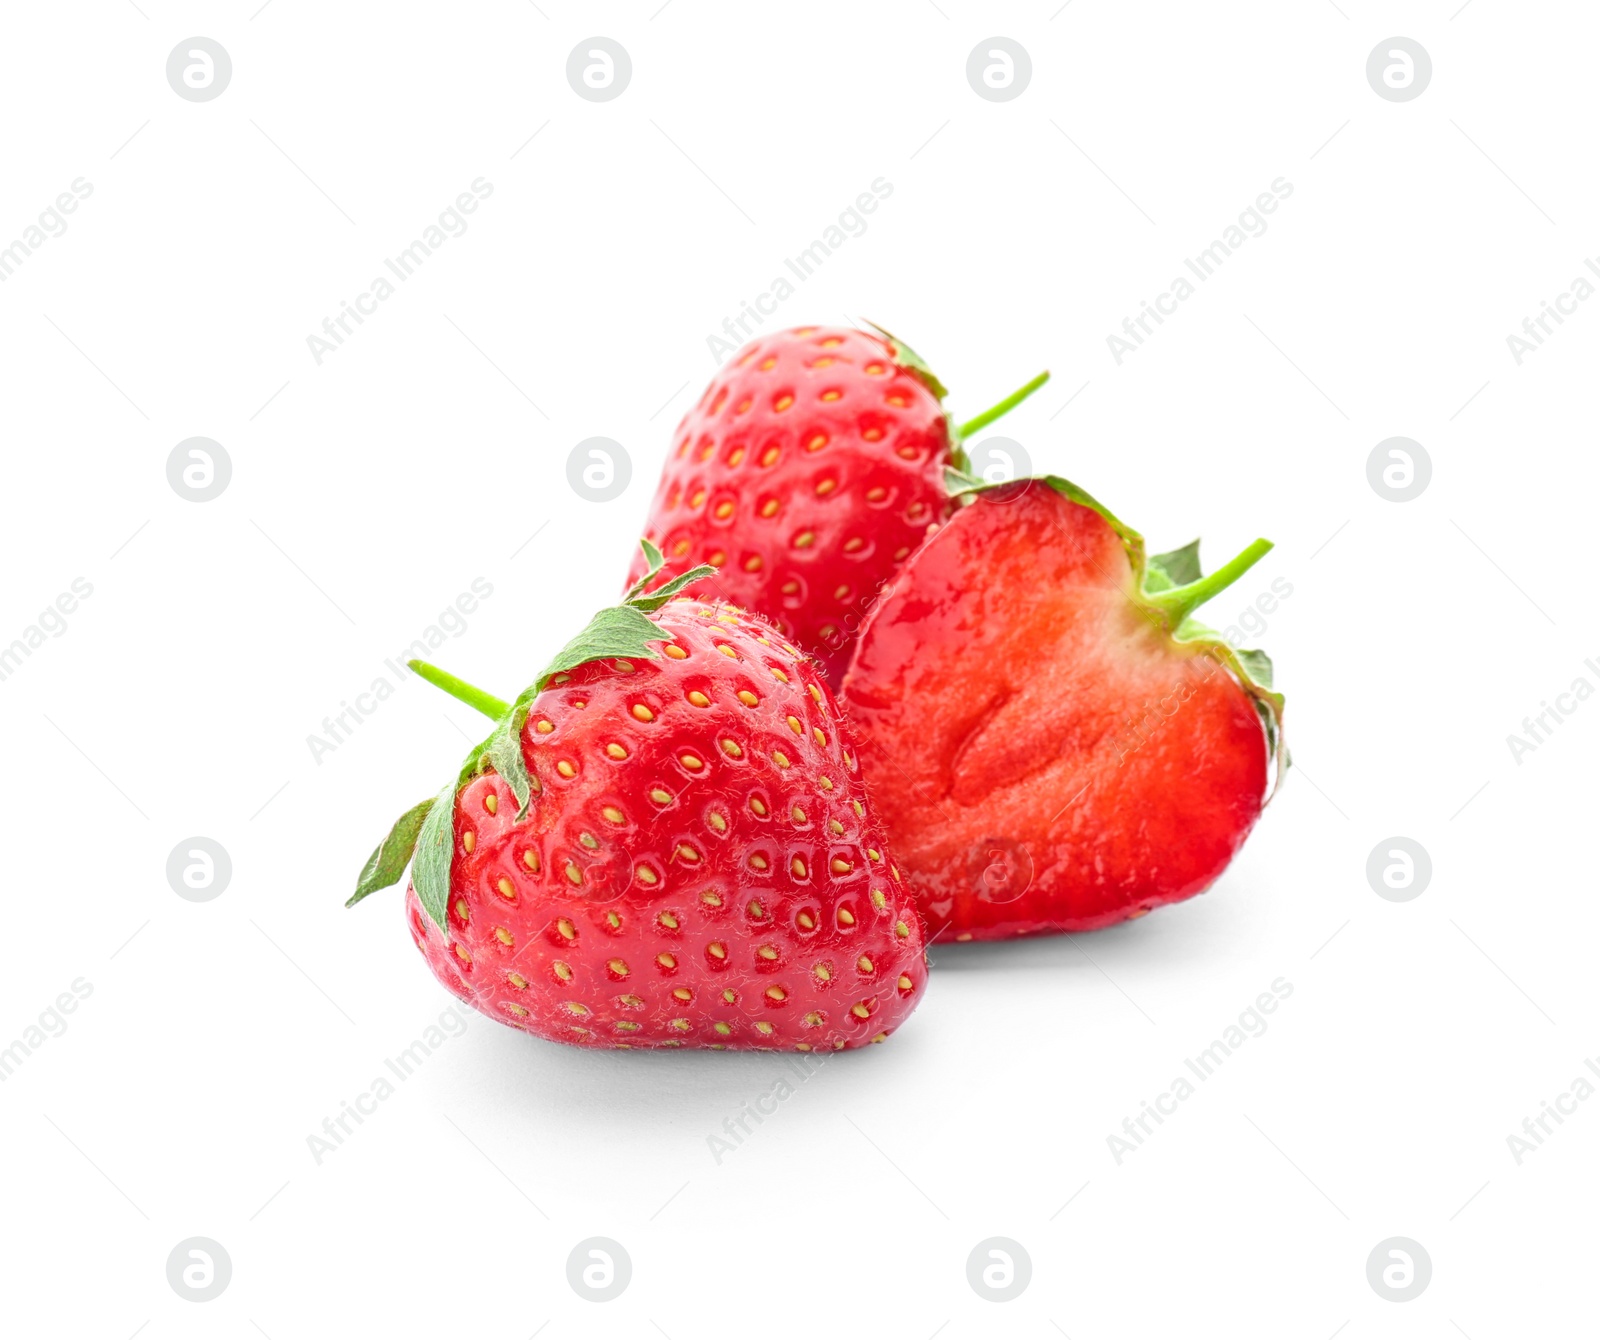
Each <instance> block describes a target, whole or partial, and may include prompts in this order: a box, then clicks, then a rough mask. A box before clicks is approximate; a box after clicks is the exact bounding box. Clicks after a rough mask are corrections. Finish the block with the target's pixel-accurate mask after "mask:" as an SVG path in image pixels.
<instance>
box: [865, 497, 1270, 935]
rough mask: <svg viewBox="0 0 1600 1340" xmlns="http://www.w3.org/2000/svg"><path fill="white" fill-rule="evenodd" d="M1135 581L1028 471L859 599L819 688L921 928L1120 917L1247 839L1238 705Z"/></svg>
mask: <svg viewBox="0 0 1600 1340" xmlns="http://www.w3.org/2000/svg"><path fill="white" fill-rule="evenodd" d="M1138 588H1139V581H1138V576H1137V575H1136V573H1135V569H1134V566H1133V563H1132V561H1131V560H1130V558H1129V554H1128V552H1127V549H1126V548H1125V546H1124V543H1123V540H1122V537H1121V536H1119V535H1118V533H1117V531H1116V530H1115V529H1114V528H1113V527H1112V526H1111V525H1110V524H1109V523H1108V522H1107V520H1106V519H1105V517H1103V516H1102V515H1101V514H1100V513H1099V512H1097V511H1096V510H1094V509H1093V508H1091V507H1087V506H1084V505H1082V504H1080V503H1077V502H1073V501H1070V500H1069V499H1067V498H1065V497H1063V496H1062V495H1061V494H1060V493H1058V492H1056V491H1055V490H1054V489H1053V488H1051V487H1049V486H1048V485H1045V484H1043V483H1042V482H1039V481H1034V482H1033V483H1032V484H1031V485H1022V486H1010V487H1008V488H1005V489H1001V490H997V491H995V492H992V493H986V494H980V495H978V497H977V498H976V499H975V501H974V502H973V503H972V505H971V506H969V507H966V508H964V509H963V510H962V511H960V512H958V513H957V514H956V515H955V516H954V517H952V518H951V520H950V521H949V522H948V523H947V524H946V525H945V526H944V527H943V528H942V529H941V530H940V532H939V533H938V534H937V535H936V536H934V537H933V538H932V539H931V540H929V541H928V543H927V544H926V545H925V546H924V547H923V548H921V549H920V550H918V551H917V553H916V554H914V555H913V556H912V558H911V559H910V561H909V562H907V563H906V565H905V566H904V567H903V568H902V569H901V571H900V573H899V575H898V576H897V577H896V579H895V582H894V585H893V588H892V590H891V591H890V592H889V593H887V594H886V595H885V597H884V598H883V599H882V601H880V603H879V605H878V607H877V608H876V609H875V610H874V611H873V614H872V616H871V618H870V619H869V620H868V621H867V624H866V626H865V628H864V629H863V630H862V634H861V638H860V641H859V643H858V645H857V648H856V653H855V660H854V662H853V663H852V665H851V668H850V670H849V673H848V674H847V675H846V677H845V680H844V685H843V688H842V690H841V695H840V696H841V699H842V701H843V703H844V707H845V711H846V713H847V714H848V716H849V719H850V724H851V725H852V727H854V730H855V734H856V738H857V739H858V740H859V741H860V744H861V749H862V756H863V758H864V760H865V763H866V767H867V775H868V776H869V778H870V779H871V786H872V796H873V800H874V801H875V803H876V805H877V806H878V810H879V813H881V814H882V815H883V816H884V818H885V822H886V823H887V824H888V827H889V837H890V841H891V843H892V844H893V846H894V850H895V853H896V859H897V860H898V861H899V862H900V864H901V869H902V870H903V871H904V873H905V875H906V878H907V880H908V882H909V883H910V885H911V888H912V891H913V892H914V894H915V895H916V897H917V900H918V903H919V905H920V906H921V908H922V910H923V913H924V915H925V916H926V918H927V920H928V927H929V932H930V934H933V935H937V934H939V933H940V932H946V933H948V934H949V935H950V936H951V937H952V938H954V939H958V940H965V939H975V940H988V939H1000V938H1009V937H1011V936H1016V935H1034V934H1045V933H1051V932H1058V931H1078V930H1090V929H1094V928H1096V927H1101V926H1106V925H1110V924H1112V923H1114V922H1118V921H1122V920H1124V919H1125V918H1128V917H1134V916H1141V915H1143V914H1144V913H1146V912H1148V911H1150V910H1151V909H1152V908H1155V907H1159V906H1162V905H1163V904H1166V903H1172V902H1177V901H1179V900H1180V899H1183V898H1188V897H1190V896H1192V895H1193V894H1197V893H1201V892H1203V891H1204V890H1205V889H1206V888H1207V887H1208V886H1209V885H1210V884H1211V883H1212V881H1214V880H1215V879H1216V878H1217V876H1218V875H1220V874H1221V873H1222V871H1223V869H1224V868H1225V867H1226V866H1227V864H1228V862H1229V861H1230V860H1231V859H1232V858H1233V855H1234V853H1235V852H1236V851H1238V849H1239V846H1240V844H1241V843H1242V842H1243V841H1244V839H1245V837H1246V835H1247V834H1248V833H1249V832H1250V829H1251V826H1252V825H1253V824H1254V823H1255V821H1256V818H1257V816H1258V815H1259V814H1260V812H1261V806H1262V803H1263V801H1264V798H1265V795H1266V787H1267V777H1268V763H1269V756H1270V750H1269V743H1268V738H1267V734H1266V731H1265V729H1264V727H1263V725H1262V722H1261V719H1260V717H1259V716H1258V714H1257V710H1256V704H1255V702H1254V701H1253V700H1252V696H1251V694H1250V692H1249V691H1248V690H1247V689H1246V688H1245V687H1244V686H1243V685H1242V684H1241V683H1240V681H1239V680H1238V679H1236V678H1235V677H1234V675H1233V674H1232V673H1231V672H1230V671H1229V669H1228V668H1227V667H1226V666H1225V665H1224V664H1223V662H1222V661H1221V660H1219V659H1217V657H1216V656H1214V655H1213V654H1210V653H1207V652H1203V651H1197V650H1196V649H1195V648H1194V647H1192V646H1189V647H1185V646H1183V645H1180V644H1179V643H1177V642H1175V641H1174V640H1173V638H1172V637H1171V636H1170V634H1169V633H1168V632H1167V630H1166V628H1165V626H1163V625H1162V624H1161V623H1160V622H1159V621H1157V620H1154V619H1152V617H1151V615H1150V611H1149V609H1148V607H1146V606H1144V605H1142V604H1141V603H1140V602H1139V600H1138V599H1137V596H1138Z"/></svg>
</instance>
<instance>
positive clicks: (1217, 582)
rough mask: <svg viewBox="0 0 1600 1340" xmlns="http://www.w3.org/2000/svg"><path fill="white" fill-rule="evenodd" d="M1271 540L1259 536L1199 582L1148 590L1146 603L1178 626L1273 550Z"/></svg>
mask: <svg viewBox="0 0 1600 1340" xmlns="http://www.w3.org/2000/svg"><path fill="white" fill-rule="evenodd" d="M1271 548H1272V541H1271V540H1257V541H1256V542H1255V543H1254V544H1252V545H1251V546H1250V547H1249V548H1247V549H1246V550H1245V551H1244V552H1243V553H1241V554H1239V555H1238V556H1237V557H1236V558H1232V559H1230V560H1229V561H1228V562H1226V563H1224V564H1223V565H1222V566H1221V567H1220V568H1218V569H1217V570H1216V571H1215V572H1213V573H1212V574H1211V575H1210V576H1209V577H1202V578H1201V579H1200V580H1199V581H1197V582H1190V583H1189V584H1188V585H1187V586H1173V587H1168V588H1167V590H1165V591H1147V592H1146V593H1145V596H1144V601H1145V604H1147V605H1153V606H1154V607H1155V608H1156V609H1158V610H1160V611H1161V613H1162V614H1163V615H1164V616H1166V620H1167V623H1168V626H1169V627H1172V628H1176V627H1177V626H1178V625H1179V624H1181V623H1182V622H1183V621H1184V619H1185V618H1187V617H1188V615H1189V614H1191V613H1192V612H1193V611H1195V610H1197V609H1199V608H1200V606H1202V605H1203V604H1205V603H1206V601H1208V600H1210V599H1211V597H1212V596H1215V595H1220V594H1221V593H1222V592H1223V591H1226V590H1227V589H1228V588H1229V587H1230V586H1232V585H1233V584H1234V583H1235V582H1236V581H1238V580H1239V578H1241V577H1243V576H1244V574H1245V573H1247V572H1249V571H1250V569H1251V568H1253V567H1255V565H1256V564H1257V563H1258V562H1260V561H1261V559H1262V558H1263V557H1264V556H1265V555H1266V554H1267V553H1268V552H1269V551H1270V550H1271Z"/></svg>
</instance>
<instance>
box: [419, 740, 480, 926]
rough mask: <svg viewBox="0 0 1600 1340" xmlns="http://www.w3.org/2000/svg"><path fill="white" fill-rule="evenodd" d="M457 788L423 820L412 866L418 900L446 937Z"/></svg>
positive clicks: (444, 793) (450, 789)
mask: <svg viewBox="0 0 1600 1340" xmlns="http://www.w3.org/2000/svg"><path fill="white" fill-rule="evenodd" d="M480 748H481V746H480ZM473 752H474V754H476V753H477V752H478V751H477V750H474V751H473ZM460 785H461V783H460V781H459V780H457V781H453V782H451V783H450V785H449V786H447V787H445V789H444V790H443V791H441V792H439V794H438V795H437V796H436V797H435V798H434V801H433V804H432V805H430V806H429V807H428V817H427V818H426V819H424V820H423V821H422V832H421V833H420V834H418V836H417V854H416V857H415V858H414V860H413V861H412V865H411V884H412V887H413V888H415V889H416V891H417V901H418V902H420V903H421V904H422V908H423V911H425V912H426V913H427V914H428V916H429V917H430V918H431V919H432V921H433V924H434V925H435V926H437V927H438V928H439V929H440V930H441V931H444V932H445V933H446V935H448V934H449V931H448V930H447V928H446V926H445V920H444V915H445V908H446V907H448V906H449V903H450V858H451V857H452V856H453V855H454V854H455V846H456V825H455V811H456V791H457V789H458V788H459V787H460Z"/></svg>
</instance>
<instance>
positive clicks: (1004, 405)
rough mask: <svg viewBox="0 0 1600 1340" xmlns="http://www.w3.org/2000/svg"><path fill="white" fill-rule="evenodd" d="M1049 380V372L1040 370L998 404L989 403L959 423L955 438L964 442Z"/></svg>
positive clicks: (1007, 412)
mask: <svg viewBox="0 0 1600 1340" xmlns="http://www.w3.org/2000/svg"><path fill="white" fill-rule="evenodd" d="M1049 380H1050V374H1049V373H1048V372H1041V373H1040V374H1039V375H1038V376H1037V377H1035V378H1034V379H1033V380H1032V381H1031V382H1029V383H1028V384H1027V385H1026V386H1021V387H1018V388H1017V389H1016V390H1015V391H1013V392H1012V393H1011V394H1010V395H1008V396H1007V397H1006V398H1005V399H1004V400H1002V401H1001V402H1000V403H999V404H998V405H990V406H989V408H988V409H986V410H984V412H983V413H982V414H979V415H977V416H975V417H974V418H971V419H968V420H967V421H966V422H965V423H964V424H962V425H961V427H960V428H958V429H957V430H956V440H957V441H959V442H965V441H966V440H967V439H968V438H969V437H971V436H972V435H973V434H974V433H976V432H978V431H980V430H981V429H984V428H987V427H988V426H989V425H990V424H991V423H993V422H994V421H995V420H996V419H998V418H999V417H1000V416H1001V415H1002V414H1009V413H1011V411H1012V410H1014V409H1015V408H1016V407H1017V406H1018V405H1020V404H1021V403H1022V402H1023V401H1024V400H1026V399H1027V398H1028V397H1029V396H1031V395H1032V394H1033V393H1034V392H1035V391H1037V390H1038V389H1039V388H1040V387H1041V386H1043V385H1044V384H1045V383H1046V382H1047V381H1049Z"/></svg>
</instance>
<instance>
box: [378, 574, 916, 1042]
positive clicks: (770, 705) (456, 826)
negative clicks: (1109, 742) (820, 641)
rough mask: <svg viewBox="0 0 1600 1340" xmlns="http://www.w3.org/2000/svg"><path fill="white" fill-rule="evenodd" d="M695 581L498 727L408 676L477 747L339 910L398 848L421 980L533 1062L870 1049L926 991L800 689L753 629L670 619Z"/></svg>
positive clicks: (842, 737)
mask: <svg viewBox="0 0 1600 1340" xmlns="http://www.w3.org/2000/svg"><path fill="white" fill-rule="evenodd" d="M647 552H648V553H649V558H650V562H649V564H648V568H649V571H648V572H647V575H646V581H648V580H649V579H651V578H653V577H654V576H655V574H656V572H657V571H658V570H659V568H660V555H659V553H656V552H654V551H653V550H651V551H647ZM707 575H708V573H707V572H706V571H705V570H703V569H696V570H694V571H692V572H689V573H686V574H684V575H683V576H682V577H680V578H678V579H676V580H674V581H672V582H669V583H667V584H666V585H664V586H662V587H660V588H659V589H657V590H656V591H654V592H653V593H651V594H648V595H646V594H643V593H642V587H643V585H644V583H643V582H641V583H640V584H639V587H637V588H636V589H635V590H634V591H633V592H632V593H631V594H630V597H629V598H628V599H627V600H625V601H624V603H623V604H622V605H619V606H615V607H612V608H610V609H606V610H602V611H601V612H600V613H599V614H597V615H596V616H595V618H594V620H593V621H592V622H591V623H590V625H589V627H588V628H587V629H585V630H584V632H583V633H582V634H581V635H580V636H579V637H578V638H576V639H574V640H573V642H572V643H570V644H569V645H568V646H567V648H566V649H565V650H564V651H563V652H562V653H561V655H560V656H558V657H557V658H556V660H555V662H554V663H553V664H552V665H551V666H550V667H549V668H548V669H547V670H546V671H545V672H544V674H542V675H540V676H539V678H538V680H536V681H535V683H534V684H533V685H531V686H530V687H529V688H528V689H527V690H526V691H525V692H524V693H523V694H522V695H521V696H520V697H519V698H518V699H517V700H516V702H515V703H514V704H510V705H507V704H505V703H501V702H498V701H496V700H494V699H492V698H490V697H489V696H488V695H486V694H483V693H482V692H481V691H479V690H475V689H472V688H471V687H470V686H468V685H464V684H462V683H461V682H460V681H458V680H455V679H454V678H453V677H451V676H448V675H445V674H443V672H440V671H437V670H435V669H434V668H433V667H431V666H425V665H423V664H422V663H420V662H417V663H414V664H415V665H416V667H417V668H418V670H419V672H420V673H422V674H424V675H425V677H427V678H429V679H431V680H433V681H434V682H435V683H438V684H440V685H441V686H442V687H445V688H447V689H448V690H449V691H451V692H452V693H455V694H456V695H457V696H458V697H461V698H462V699H463V700H464V701H467V702H470V703H472V705H474V706H476V707H479V708H480V709H482V710H485V711H486V712H488V713H489V714H491V715H494V716H496V717H497V719H498V725H497V727H496V729H495V731H494V733H493V734H492V735H491V736H490V737H489V739H488V740H486V741H485V742H484V743H483V744H482V745H480V746H479V747H478V748H477V749H474V750H473V751H472V753H471V755H469V756H468V759H467V761H466V764H465V765H464V766H463V768H462V770H461V773H460V775H459V777H458V779H457V780H456V781H454V782H452V783H451V784H450V785H449V786H448V787H446V788H445V789H444V791H442V792H441V793H440V795H439V796H438V797H437V798H436V799H435V800H433V801H425V802H423V803H422V804H421V805H418V806H416V807H415V808H413V809H412V810H411V811H409V812H408V813H407V814H406V815H405V816H403V817H402V819H401V820H400V821H399V823H397V824H396V825H395V830H394V832H392V833H391V834H390V836H389V837H388V838H387V839H386V840H385V841H384V843H383V844H381V845H380V846H379V848H378V849H377V851H375V852H374V853H373V855H372V857H371V859H370V860H369V861H368V863H367V866H366V868H365V869H364V870H363V872H362V875H361V880H360V882H359V884H358V886H357V890H356V895H355V897H354V898H352V899H351V900H350V901H351V902H352V903H353V902H356V901H357V900H359V899H360V898H362V897H364V896H366V894H368V893H370V892H371V891H372V890H373V889H376V888H381V887H384V886H385V885H388V884H392V883H394V882H395V881H396V880H398V879H399V877H400V875H401V873H402V871H403V869H404V867H405V863H406V861H407V859H409V857H410V855H411V851H412V847H413V845H414V846H415V851H416V857H415V862H414V864H413V867H412V883H411V887H410V888H409V889H408V891H407V895H406V909H407V916H408V918H409V920H410V924H411V932H412V937H413V938H414V939H415V941H416V943H417V945H418V947H419V948H420V949H421V950H422V953H423V955H424V957H425V958H426V959H427V961H428V964H429V966H430V967H431V968H432V969H433V971H434V974H435V975H436V976H437V977H438V978H439V980H440V981H441V982H443V983H444V984H445V986H447V987H448V988H449V989H450V990H451V991H453V992H454V993H455V994H456V995H457V996H459V997H460V998H461V999H462V1000H463V1001H465V1002H466V1003H467V1004H469V1005H471V1006H473V1007H474V1008H475V1009H478V1010H481V1011H482V1012H483V1013H485V1014H487V1015H490V1016H491V1017H493V1018H496V1019H499V1020H500V1021H501V1022H503V1023H507V1024H511V1025H513V1026H514V1027H517V1028H521V1029H524V1030H526V1031H528V1032H530V1033H535V1034H537V1035H539V1036H540V1037H544V1038H549V1039H551V1040H554V1041H559V1042H569V1043H574V1044H577V1045H580V1046H589V1047H712V1048H767V1049H772V1048H779V1049H788V1050H798V1051H811V1050H832V1049H838V1048H844V1047H856V1046H861V1045H863V1044H865V1043H868V1042H881V1041H883V1039H884V1038H885V1037H887V1036H888V1035H889V1034H890V1033H891V1032H893V1031H894V1029H895V1028H897V1027H898V1026H899V1025H900V1023H901V1022H902V1021H903V1020H904V1019H905V1017H906V1016H907V1015H908V1014H910V1012H911V1010H912V1009H913V1008H914V1007H915V1005H916V1003H917V1001H918V999H919V997H920V995H921V992H922V988H923V985H924V983H925V981H926V968H925V965H924V962H923V953H922V945H923V934H922V926H921V922H920V920H919V918H918V916H917V913H916V911H915V909H914V907H913V906H912V903H911V899H910V898H909V896H908V895H907V893H906V891H905V887H904V885H903V884H902V882H901V879H900V875H899V872H898V871H897V870H896V869H895V867H894V866H893V864H892V863H891V862H890V860H889V857H888V854H887V852H886V850H885V847H884V840H883V833H882V829H881V827H880V826H879V824H878V823H877V821H876V819H875V818H874V816H873V814H872V812H871V810H870V809H869V808H868V803H867V797H866V792H865V788H864V787H863V785H862V781H861V774H860V768H859V763H858V761H857V758H856V755H855V752H854V749H853V748H852V746H851V744H850V741H849V739H848V736H847V732H846V728H845V723H844V722H843V720H842V718H841V714H840V712H839V710H838V707H837V706H836V705H835V703H834V701H833V698H832V696H831V694H830V693H829V691H828V689H827V687H826V685H825V684H824V683H823V682H822V680H821V678H820V676H819V675H818V674H817V672H816V668H815V667H814V666H813V665H812V664H811V663H810V662H809V661H807V660H806V659H805V658H804V657H803V656H802V655H800V654H799V653H798V652H797V651H796V650H795V649H794V647H792V646H790V645H788V644H787V643H786V642H785V641H784V640H783V638H782V637H781V636H780V635H779V634H778V633H777V631H776V630H775V629H773V628H772V627H771V625H769V624H767V623H766V622H764V621H763V620H761V619H758V618H754V617H752V616H749V615H746V614H743V613H739V612H736V611H733V610H730V609H727V608H725V607H720V606H715V605H710V604H706V603H703V602H700V601H696V600H691V599H688V598H684V597H679V598H678V599H675V600H674V599H672V597H674V596H677V595H678V593H679V592H680V591H681V590H682V588H683V587H684V586H685V585H687V584H688V583H689V582H691V581H694V580H696V579H700V578H704V577H706V576H707ZM669 600H670V601H671V603H668V601H669Z"/></svg>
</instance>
